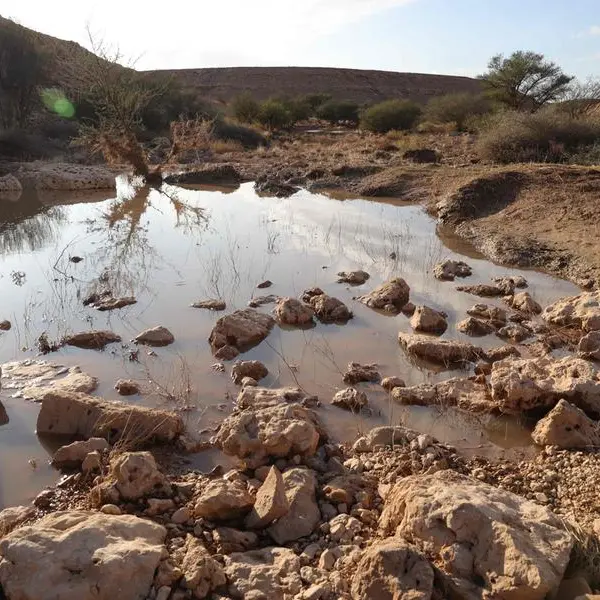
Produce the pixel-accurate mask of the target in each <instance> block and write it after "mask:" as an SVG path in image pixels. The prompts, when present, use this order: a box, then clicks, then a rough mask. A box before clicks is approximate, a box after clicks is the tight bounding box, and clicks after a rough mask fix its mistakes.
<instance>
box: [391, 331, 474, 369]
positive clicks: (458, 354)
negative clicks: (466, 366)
mask: <svg viewBox="0 0 600 600" xmlns="http://www.w3.org/2000/svg"><path fill="white" fill-rule="evenodd" d="M398 341H399V342H400V345H401V346H402V347H403V348H404V349H405V350H406V352H407V354H409V355H410V356H413V357H415V358H420V359H422V360H425V361H430V362H433V363H436V364H440V365H452V364H457V363H464V362H475V361H477V360H478V359H479V358H482V357H483V356H485V353H484V351H483V349H482V348H480V347H478V346H473V344H469V343H466V342H456V341H454V340H440V339H438V338H432V337H430V336H427V335H413V334H409V333H402V332H400V333H399V334H398Z"/></svg>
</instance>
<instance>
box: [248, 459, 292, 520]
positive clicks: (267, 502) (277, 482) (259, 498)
mask: <svg viewBox="0 0 600 600" xmlns="http://www.w3.org/2000/svg"><path fill="white" fill-rule="evenodd" d="M289 508H290V505H289V503H288V500H287V498H286V495H285V483H284V481H283V477H282V475H281V473H280V471H279V470H278V469H277V467H271V468H270V469H269V474H268V475H267V477H266V479H265V480H264V482H263V484H262V485H261V486H260V488H259V490H258V492H257V494H256V502H255V503H254V506H253V508H252V510H251V512H250V514H249V515H248V516H247V517H246V521H245V525H246V527H247V528H248V529H264V528H265V527H267V526H268V525H270V524H271V523H272V522H273V521H276V520H277V519H279V518H280V517H283V516H284V515H285V514H287V512H288V511H289Z"/></svg>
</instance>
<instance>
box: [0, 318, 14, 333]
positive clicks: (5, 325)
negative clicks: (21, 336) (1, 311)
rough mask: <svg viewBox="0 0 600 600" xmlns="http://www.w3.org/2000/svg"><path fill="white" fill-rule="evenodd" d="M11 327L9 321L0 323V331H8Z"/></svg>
mask: <svg viewBox="0 0 600 600" xmlns="http://www.w3.org/2000/svg"><path fill="white" fill-rule="evenodd" d="M11 327H12V325H11V323H10V321H7V320H6V319H5V320H4V321H0V331H10V328H11Z"/></svg>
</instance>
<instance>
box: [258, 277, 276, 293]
mask: <svg viewBox="0 0 600 600" xmlns="http://www.w3.org/2000/svg"><path fill="white" fill-rule="evenodd" d="M272 285H273V282H272V281H269V280H268V279H267V280H266V281H263V282H261V283H259V284H258V285H257V286H256V287H257V288H258V289H259V290H264V289H266V288H270V287H271V286H272Z"/></svg>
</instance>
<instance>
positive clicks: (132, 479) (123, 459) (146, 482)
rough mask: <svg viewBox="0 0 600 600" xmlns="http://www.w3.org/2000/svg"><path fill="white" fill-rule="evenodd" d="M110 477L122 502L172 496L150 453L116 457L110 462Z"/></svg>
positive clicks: (168, 485)
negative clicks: (149, 497) (148, 497)
mask: <svg viewBox="0 0 600 600" xmlns="http://www.w3.org/2000/svg"><path fill="white" fill-rule="evenodd" d="M110 475H111V478H112V480H113V481H114V485H115V488H116V489H117V491H118V492H119V495H120V496H121V498H123V499H124V500H139V499H140V498H144V497H147V496H150V495H152V496H157V495H163V496H170V495H172V492H171V486H170V484H169V480H168V479H167V477H166V476H165V475H163V474H162V473H161V472H160V470H159V469H158V466H157V464H156V461H155V460H154V456H152V454H151V453H150V452H124V453H123V454H120V455H118V456H117V457H116V458H115V459H113V461H112V462H111V465H110Z"/></svg>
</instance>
